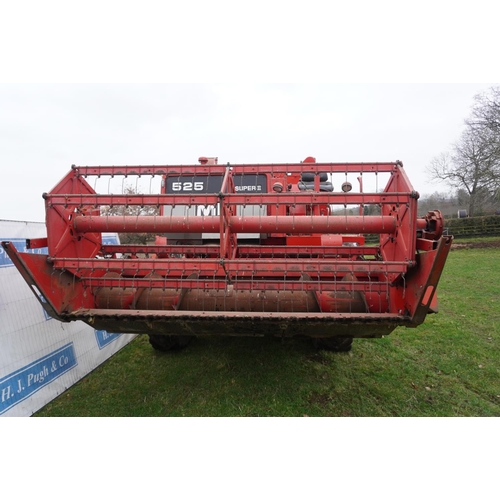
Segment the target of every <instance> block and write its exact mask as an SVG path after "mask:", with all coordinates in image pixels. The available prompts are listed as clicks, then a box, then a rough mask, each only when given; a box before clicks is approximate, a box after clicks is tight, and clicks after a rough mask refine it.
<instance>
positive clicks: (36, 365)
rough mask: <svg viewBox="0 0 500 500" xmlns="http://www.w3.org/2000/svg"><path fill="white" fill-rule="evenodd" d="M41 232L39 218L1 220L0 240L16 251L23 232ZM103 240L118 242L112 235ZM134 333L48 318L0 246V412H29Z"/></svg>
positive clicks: (35, 235)
mask: <svg viewBox="0 0 500 500" xmlns="http://www.w3.org/2000/svg"><path fill="white" fill-rule="evenodd" d="M45 236H46V230H45V224H44V223H36V222H14V221H2V220H0V241H11V242H13V243H14V245H15V246H16V248H17V249H18V250H20V251H26V246H25V245H26V238H44V237H45ZM103 240H104V241H105V242H106V243H109V244H116V243H118V237H117V236H116V235H103ZM30 251H33V252H39V253H46V251H47V249H36V250H30ZM134 337H135V335H117V334H114V333H108V332H105V331H102V330H100V331H98V330H94V329H93V328H91V327H90V326H88V325H86V324H85V323H82V322H81V321H78V322H72V323H61V322H59V321H57V320H55V319H52V318H51V317H50V316H48V315H47V314H46V312H45V310H44V309H43V307H42V306H41V304H40V302H39V301H38V299H37V298H36V297H35V295H34V294H33V292H32V291H31V289H30V287H29V286H28V285H27V284H26V282H25V281H24V279H23V278H22V276H21V275H20V274H19V272H18V271H17V269H16V268H15V267H14V265H13V264H12V262H11V261H10V259H9V257H8V256H7V255H6V254H5V252H4V250H3V248H2V247H0V416H2V417H3V416H13V417H20V416H30V415H32V414H33V413H34V412H36V411H37V410H39V409H40V408H42V407H43V406H45V405H46V404H47V403H48V402H49V401H51V400H52V399H54V398H55V397H57V396H58V395H59V394H61V393H62V392H64V391H65V390H66V389H68V387H70V386H72V385H73V384H75V383H76V382H78V380H80V379H81V378H83V377H84V376H85V375H87V374H88V373H89V372H91V371H92V370H94V369H95V368H96V367H97V366H98V365H100V364H101V363H103V362H104V361H106V360H107V359H108V358H109V357H110V356H112V355H113V354H115V353H116V352H117V351H118V350H120V349H121V348H122V347H124V346H125V345H126V344H127V343H128V342H130V341H131V340H132V339H133V338H134Z"/></svg>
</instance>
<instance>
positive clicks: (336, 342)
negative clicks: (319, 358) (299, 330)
mask: <svg viewBox="0 0 500 500" xmlns="http://www.w3.org/2000/svg"><path fill="white" fill-rule="evenodd" d="M352 341H353V338H352V337H330V338H322V339H314V344H315V346H316V348H317V349H321V350H323V351H332V352H349V351H350V350H351V349H352Z"/></svg>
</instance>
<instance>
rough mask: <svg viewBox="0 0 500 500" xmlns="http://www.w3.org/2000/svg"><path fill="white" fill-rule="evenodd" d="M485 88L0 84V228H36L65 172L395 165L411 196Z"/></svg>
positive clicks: (429, 186) (425, 185) (426, 190)
mask: <svg viewBox="0 0 500 500" xmlns="http://www.w3.org/2000/svg"><path fill="white" fill-rule="evenodd" d="M492 85H495V84H491V83H485V84H479V83H478V84H472V83H471V84H392V85H391V84H314V85H308V84H254V85H238V84H228V85H222V84H150V85H145V84H107V85H105V84H66V85H64V84H58V85H54V84H2V85H0V110H1V112H0V168H1V171H2V182H1V183H0V219H9V220H30V221H43V220H44V207H43V200H42V198H41V195H42V193H43V192H45V191H49V190H50V189H52V187H53V186H54V185H55V184H56V183H57V182H58V180H59V179H60V178H62V177H63V176H64V175H65V174H66V173H67V171H68V170H69V168H70V166H71V165H72V164H76V165H113V164H114V165H126V164H129V165H130V164H143V165H146V164H176V163H183V164H190V163H196V161H197V158H198V157H199V156H202V155H204V156H218V157H219V161H220V162H223V163H225V162H228V161H229V162H233V163H249V162H259V163H262V162H298V161H301V160H303V159H304V158H305V157H306V156H309V155H311V156H315V157H316V158H317V160H318V161H325V162H326V161H328V162H330V161H332V162H370V161H374V162H378V161H394V160H401V161H403V163H404V166H405V168H406V170H407V172H408V175H409V177H410V180H411V181H412V183H413V186H414V188H415V189H416V190H417V191H419V192H420V193H421V195H424V194H431V193H433V192H434V191H436V190H440V191H442V190H446V186H445V185H436V184H433V183H430V182H429V179H428V178H427V175H426V173H425V167H426V165H428V163H429V161H430V160H431V159H432V158H433V157H434V156H435V155H437V154H439V153H441V152H443V151H445V150H446V149H447V148H449V146H450V144H451V143H452V142H453V141H454V140H456V139H457V138H458V136H459V135H460V132H461V130H462V128H463V121H464V119H465V118H466V116H467V115H468V113H469V111H470V107H471V105H472V103H473V98H474V95H476V94H477V93H479V92H483V91H485V90H487V89H488V88H490V87H491V86H492Z"/></svg>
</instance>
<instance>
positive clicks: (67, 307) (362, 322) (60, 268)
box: [3, 158, 451, 337]
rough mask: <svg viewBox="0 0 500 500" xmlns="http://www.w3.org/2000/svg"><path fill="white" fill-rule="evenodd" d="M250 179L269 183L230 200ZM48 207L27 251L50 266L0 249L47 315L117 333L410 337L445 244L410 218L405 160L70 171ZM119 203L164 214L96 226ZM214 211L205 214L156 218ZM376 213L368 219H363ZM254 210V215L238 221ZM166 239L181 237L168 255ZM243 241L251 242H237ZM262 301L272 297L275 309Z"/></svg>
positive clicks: (437, 225) (427, 221)
mask: <svg viewBox="0 0 500 500" xmlns="http://www.w3.org/2000/svg"><path fill="white" fill-rule="evenodd" d="M339 173H342V174H345V175H346V178H347V175H351V174H358V175H359V176H360V177H359V183H360V189H359V192H348V193H344V192H342V191H339V192H338V191H333V192H323V191H321V181H320V178H325V174H327V177H328V178H330V176H331V175H335V174H339ZM304 174H307V175H308V177H307V178H308V179H309V178H311V175H313V179H314V180H313V182H312V183H310V185H309V186H308V187H307V190H303V189H302V190H301V187H300V182H301V179H302V178H305V177H304ZM364 174H365V175H366V174H375V175H378V174H387V175H388V176H389V180H388V182H387V184H386V186H385V188H384V190H383V191H381V192H370V193H366V192H363V175H364ZM245 175H264V176H265V179H266V183H267V190H266V192H259V193H256V192H255V193H242V192H238V191H237V189H236V183H235V179H236V178H239V179H241V178H243V177H241V176H245ZM89 176H90V177H94V176H97V177H103V176H109V177H110V178H113V177H117V176H125V177H128V176H141V177H144V176H160V177H161V178H162V179H163V182H162V186H165V185H166V181H167V179H169V178H179V179H181V178H182V179H185V178H188V177H189V176H191V177H192V178H193V179H195V178H197V177H196V176H205V178H208V177H210V176H218V178H220V179H221V187H220V190H219V192H212V193H207V192H198V193H197V192H189V193H185V192H179V193H167V192H166V188H165V187H163V188H162V191H161V192H158V193H151V194H132V195H125V194H120V195H117V194H109V193H104V194H103V193H96V192H95V191H94V189H93V188H92V187H91V184H90V183H89V182H87V180H86V177H89ZM207 176H208V177H207ZM238 176H240V177H238ZM188 184H192V183H189V182H188ZM200 185H201V184H200ZM44 198H45V205H46V224H47V238H46V239H34V240H30V243H29V246H30V247H31V248H40V247H41V246H47V247H48V256H43V255H32V254H24V253H23V254H22V253H18V252H17V251H16V250H15V248H14V246H13V245H11V244H9V243H8V242H4V243H3V246H4V248H5V249H6V251H7V253H8V254H9V255H10V256H11V258H12V260H13V262H14V263H15V265H16V266H17V267H18V268H19V270H20V271H21V273H22V274H23V276H24V278H25V279H26V281H27V282H28V284H29V285H30V286H31V287H32V289H34V292H35V293H36V294H37V296H39V295H41V296H43V297H44V301H45V302H44V304H45V307H46V308H47V310H48V312H49V313H50V314H51V315H53V316H55V317H57V318H58V319H61V320H63V321H70V320H75V319H81V320H84V321H86V322H88V323H89V324H93V325H95V326H99V327H103V328H106V329H111V330H113V331H123V332H132V331H133V332H137V333H169V334H173V333H185V332H186V329H187V330H188V331H189V332H190V333H197V334H203V333H218V332H219V331H222V330H224V329H223V328H221V321H224V322H225V323H226V326H227V325H229V324H230V325H233V326H234V328H239V326H241V325H243V324H244V325H247V324H248V323H250V324H253V328H254V333H255V332H256V330H257V331H258V329H259V328H261V329H262V328H263V329H264V330H266V328H269V329H270V330H269V333H273V330H274V333H276V326H275V322H276V321H278V320H277V318H281V319H280V327H279V329H278V333H280V334H287V335H293V334H302V333H304V328H305V327H304V325H305V324H307V325H309V327H310V331H309V333H308V334H309V335H311V336H315V335H317V336H328V335H348V336H355V337H366V336H380V335H385V334H387V333H389V332H390V331H391V330H393V329H394V328H395V327H396V326H397V325H398V324H400V325H404V326H412V327H413V326H417V325H418V324H420V323H421V322H422V321H423V320H424V318H425V315H426V314H427V313H428V312H430V311H432V310H434V309H435V306H436V287H437V284H438V281H439V277H440V275H441V272H442V269H443V267H444V263H445V261H446V257H447V254H448V251H449V248H450V246H451V237H443V236H442V217H441V215H440V214H439V212H431V213H429V214H428V215H427V216H426V217H424V218H418V217H417V209H418V208H417V207H418V193H416V192H415V191H414V190H413V187H412V185H411V183H410V181H409V179H408V178H407V176H406V173H405V171H404V168H403V166H402V164H401V163H400V162H394V163H358V164H345V163H315V161H314V159H313V158H308V159H306V161H305V162H303V163H297V164H262V165H260V164H252V165H229V164H228V165H217V164H215V163H213V162H212V163H211V164H207V163H206V162H204V163H202V164H201V165H172V166H127V167H118V166H112V167H76V166H73V167H72V169H71V171H70V172H69V173H68V174H67V175H66V176H65V177H64V178H63V179H62V180H61V182H59V183H58V184H57V185H56V186H55V188H54V189H53V190H52V191H51V192H49V193H46V194H44ZM117 205H123V206H145V205H148V206H156V207H158V209H159V211H160V215H156V216H104V215H102V207H105V206H117ZM217 205H218V206H219V207H220V210H219V211H218V214H217V215H213V216H212V215H208V216H196V215H184V216H179V215H176V216H174V215H168V210H165V206H168V207H179V206H183V207H185V208H186V210H188V209H190V208H192V207H196V206H203V207H207V206H217ZM348 205H349V206H356V205H359V212H360V215H350V214H347V212H346V213H345V214H340V215H339V213H338V212H336V211H335V207H337V208H338V207H340V209H342V208H343V207H346V206H348ZM373 205H375V206H376V207H377V210H378V213H377V215H370V216H368V215H363V207H365V206H373ZM251 206H253V207H258V208H260V209H261V214H260V215H257V216H255V215H241V213H240V214H239V212H238V210H240V211H241V207H251ZM104 232H119V233H127V232H128V233H134V232H139V233H161V234H162V235H165V236H166V238H165V237H162V238H158V239H157V240H158V241H157V244H156V245H154V246H144V245H104V244H103V242H102V233H104ZM172 233H176V234H187V235H188V236H186V241H184V240H181V241H180V242H179V243H178V244H174V243H172V242H171V241H170V240H169V238H170V236H169V235H170V234H172ZM192 233H197V234H198V233H213V234H218V235H219V241H215V242H214V241H213V240H211V241H209V242H203V243H199V242H198V243H192V242H190V241H189V234H192ZM249 234H251V235H252V237H251V238H252V241H246V240H245V235H249ZM255 234H257V235H260V236H258V241H255ZM369 235H379V241H378V244H377V243H371V244H366V243H365V237H369ZM266 293H267V294H268V295H269V294H270V293H273V294H275V295H273V296H272V299H270V300H271V303H270V302H269V299H267V298H266ZM274 303H275V305H273V304H274ZM186 307H189V308H191V309H187V310H184V312H182V313H181V310H183V308H186ZM273 308H274V309H273ZM112 311H114V312H113V313H112ZM283 315H287V316H286V318H285V317H283ZM295 321H297V322H299V323H300V324H301V325H302V326H300V327H299V326H297V324H295ZM284 322H285V323H286V324H284ZM294 324H295V329H294V328H292V326H293V325H294ZM181 325H182V329H181V330H182V331H181V330H172V328H175V329H177V328H179V329H180V328H181ZM238 325H239V326H238ZM245 328H246V327H245ZM315 328H318V330H315ZM217 329H219V330H217ZM245 331H247V330H245ZM266 331H267V330H266ZM233 333H237V331H234V332H233Z"/></svg>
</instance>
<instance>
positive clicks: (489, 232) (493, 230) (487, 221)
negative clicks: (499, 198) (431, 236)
mask: <svg viewBox="0 0 500 500" xmlns="http://www.w3.org/2000/svg"><path fill="white" fill-rule="evenodd" d="M444 226H445V232H446V231H447V232H448V234H451V235H453V236H455V237H456V238H457V237H461V236H462V237H465V236H496V235H500V216H498V215H490V216H487V217H468V218H466V219H446V220H445V222H444Z"/></svg>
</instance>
